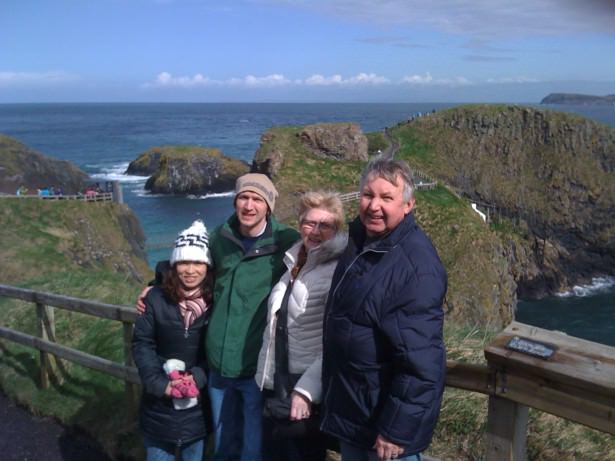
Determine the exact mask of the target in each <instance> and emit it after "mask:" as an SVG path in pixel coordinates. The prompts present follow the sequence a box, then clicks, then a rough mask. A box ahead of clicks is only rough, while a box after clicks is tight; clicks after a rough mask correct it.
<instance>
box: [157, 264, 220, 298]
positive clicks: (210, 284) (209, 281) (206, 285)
mask: <svg viewBox="0 0 615 461" xmlns="http://www.w3.org/2000/svg"><path fill="white" fill-rule="evenodd" d="M162 290H163V291H164V293H165V294H166V295H167V296H168V298H169V299H170V300H171V301H172V302H173V303H175V304H177V303H179V302H180V301H181V300H182V284H181V281H180V280H179V276H178V275H177V269H176V265H175V264H173V266H171V268H170V269H169V270H168V271H167V272H166V273H165V274H164V279H163V280H162ZM201 291H202V292H203V300H204V301H205V304H207V305H208V306H210V305H211V302H212V300H213V294H214V273H213V271H212V270H211V267H209V265H208V266H207V275H206V276H205V278H204V279H203V281H202V282H201Z"/></svg>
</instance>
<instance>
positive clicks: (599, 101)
mask: <svg viewBox="0 0 615 461" xmlns="http://www.w3.org/2000/svg"><path fill="white" fill-rule="evenodd" d="M540 104H571V105H572V104H576V105H586V106H590V105H592V106H593V105H609V106H613V105H615V94H608V95H606V96H594V95H589V94H577V93H551V94H549V95H548V96H545V97H544V98H542V101H540Z"/></svg>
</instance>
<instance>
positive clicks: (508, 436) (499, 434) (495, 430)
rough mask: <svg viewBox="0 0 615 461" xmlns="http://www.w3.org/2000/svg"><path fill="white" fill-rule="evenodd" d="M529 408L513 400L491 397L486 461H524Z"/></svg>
mask: <svg viewBox="0 0 615 461" xmlns="http://www.w3.org/2000/svg"><path fill="white" fill-rule="evenodd" d="M527 420H528V407H527V406H525V405H522V404H520V403H517V402H513V401H512V400H508V399H504V398H502V397H497V396H495V395H492V396H490V397H489V413H488V414H487V432H486V443H485V445H486V446H485V460H486V461H524V460H525V442H526V440H527Z"/></svg>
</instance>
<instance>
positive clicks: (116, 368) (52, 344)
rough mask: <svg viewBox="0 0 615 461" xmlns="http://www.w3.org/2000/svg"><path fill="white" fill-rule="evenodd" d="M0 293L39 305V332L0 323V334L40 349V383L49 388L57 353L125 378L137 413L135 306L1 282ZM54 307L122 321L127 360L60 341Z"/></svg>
mask: <svg viewBox="0 0 615 461" xmlns="http://www.w3.org/2000/svg"><path fill="white" fill-rule="evenodd" d="M0 296H4V297H9V298H14V299H20V300H23V301H27V302H31V303H33V304H35V305H36V319H37V325H38V336H33V335H29V334H27V333H23V332H20V331H16V330H13V329H11V328H6V327H2V326H0V338H4V339H8V340H10V341H14V342H16V343H19V344H22V345H24V346H29V347H33V348H35V349H38V350H39V351H40V364H41V366H40V386H41V387H43V388H46V387H48V386H49V377H50V375H51V374H52V373H54V370H53V366H52V362H51V356H55V357H56V358H60V359H65V360H69V361H71V362H74V363H77V364H79V365H82V366H84V367H88V368H91V369H94V370H98V371H100V372H103V373H106V374H108V375H111V376H114V377H116V378H118V379H122V380H124V383H125V384H124V386H125V387H124V389H125V394H126V399H127V403H128V404H129V405H130V406H131V412H133V413H134V408H132V406H133V405H134V402H135V384H140V380H139V374H138V372H137V369H136V367H135V366H134V362H133V360H132V354H131V351H130V349H131V342H132V329H133V324H134V322H135V319H136V318H137V312H136V310H135V308H134V307H129V306H117V305H113V304H105V303H100V302H95V301H87V300H84V299H79V298H73V297H69V296H62V295H56V294H51V293H44V292H40V291H34V290H28V289H24V288H16V287H12V286H9V285H0ZM54 307H57V308H60V309H66V310H69V311H73V312H79V313H82V314H87V315H92V316H94V317H99V318H103V319H109V320H116V321H118V322H122V327H123V330H122V331H123V344H124V346H123V349H124V363H123V364H121V363H117V362H113V361H112V360H108V359H105V358H103V357H98V356H96V355H92V354H89V353H87V352H83V351H79V350H76V349H73V348H71V347H67V346H64V345H62V344H58V343H57V342H56V336H55V322H54V318H55V314H54V309H53V308H54Z"/></svg>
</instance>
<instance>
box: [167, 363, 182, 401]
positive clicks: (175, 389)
mask: <svg viewBox="0 0 615 461" xmlns="http://www.w3.org/2000/svg"><path fill="white" fill-rule="evenodd" d="M169 379H170V380H171V381H177V380H180V381H181V382H183V373H182V372H181V371H179V370H173V371H172V372H171V373H169ZM181 382H180V383H178V384H175V385H173V386H171V397H173V398H174V399H181V398H183V397H184V395H183V393H182V390H181Z"/></svg>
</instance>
